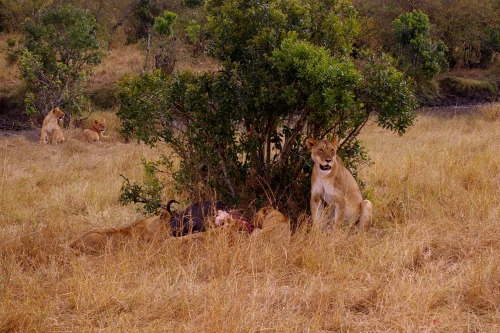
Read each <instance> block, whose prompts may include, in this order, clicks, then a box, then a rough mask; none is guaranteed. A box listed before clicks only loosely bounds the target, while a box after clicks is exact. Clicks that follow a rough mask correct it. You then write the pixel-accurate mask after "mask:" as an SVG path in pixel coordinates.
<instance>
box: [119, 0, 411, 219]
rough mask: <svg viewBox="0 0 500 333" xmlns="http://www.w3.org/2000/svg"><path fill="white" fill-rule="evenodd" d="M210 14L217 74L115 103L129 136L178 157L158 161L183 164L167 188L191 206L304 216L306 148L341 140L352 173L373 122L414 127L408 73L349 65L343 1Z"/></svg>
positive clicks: (142, 89) (222, 6) (151, 82)
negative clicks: (311, 142) (269, 208)
mask: <svg viewBox="0 0 500 333" xmlns="http://www.w3.org/2000/svg"><path fill="white" fill-rule="evenodd" d="M206 8H207V10H208V15H209V17H208V22H209V23H208V26H207V31H208V33H210V34H211V35H212V39H211V40H210V41H209V53H210V54H211V55H213V56H214V57H215V58H216V59H217V60H219V61H220V63H221V64H222V69H221V70H220V71H219V72H216V73H191V72H188V71H186V72H178V73H174V74H173V75H165V74H162V73H160V72H154V73H151V74H146V75H142V76H140V77H134V78H129V79H127V80H125V81H123V82H122V84H121V92H120V94H119V98H120V101H121V109H120V111H119V112H118V115H119V117H120V119H121V121H122V124H123V131H124V133H125V135H132V134H133V135H135V136H136V138H137V139H138V140H140V141H142V142H145V143H147V144H150V145H155V144H156V143H157V142H166V143H167V144H168V145H169V146H170V147H171V148H172V149H173V152H174V153H173V154H171V155H169V156H167V157H165V161H168V163H169V165H170V166H171V165H173V161H176V160H178V161H179V163H180V165H181V166H182V167H181V168H178V169H176V170H174V175H173V176H174V180H175V181H176V184H177V186H178V188H179V189H181V190H183V191H184V192H185V193H186V194H187V195H189V196H190V197H191V199H193V200H199V198H200V197H201V198H205V199H210V198H214V197H217V198H219V199H223V200H224V201H227V202H239V203H240V204H248V205H256V206H259V205H261V204H263V203H264V201H267V202H268V203H271V204H273V205H277V206H280V208H282V209H283V210H285V211H286V212H288V213H290V215H294V213H297V212H298V211H299V210H304V209H305V207H307V205H308V198H309V194H308V193H309V187H310V185H309V177H310V172H311V165H312V163H311V161H310V158H309V156H308V153H307V152H306V151H305V149H304V146H303V142H304V139H305V138H307V137H311V136H313V137H316V138H324V137H327V136H331V135H337V136H339V137H341V138H343V140H342V143H341V146H340V154H341V155H342V156H343V158H344V160H345V161H346V163H347V165H348V166H349V168H350V169H351V170H353V172H355V170H356V167H357V165H358V164H359V163H361V162H363V161H365V160H366V157H367V155H366V152H365V150H364V149H363V148H362V144H361V143H360V142H359V140H358V139H357V136H358V135H359V133H360V131H361V130H362V128H363V126H364V125H365V124H366V123H367V121H368V119H369V118H370V116H371V115H374V116H376V119H377V122H378V124H379V125H380V126H382V127H384V128H387V129H390V130H393V131H396V132H398V133H400V134H402V133H404V132H405V130H406V128H407V127H408V126H410V125H411V123H412V121H413V118H414V113H413V108H414V97H413V94H412V89H411V84H410V83H409V82H408V81H407V80H406V78H405V76H404V74H403V73H401V72H399V71H397V70H396V69H395V68H394V66H393V65H392V63H391V61H390V59H389V58H388V57H385V56H382V57H377V56H375V55H373V54H371V53H369V52H363V53H362V54H361V55H360V58H359V59H358V60H356V61H357V63H356V64H355V59H354V58H353V57H352V54H353V52H352V51H353V43H354V41H355V36H356V33H357V29H356V27H357V21H356V13H355V11H354V10H353V9H352V7H351V6H350V5H349V3H348V2H346V1H333V2H332V1H327V0H324V1H314V2H312V4H311V5H310V6H302V5H301V3H300V2H299V1H286V2H282V1H275V0H274V1H273V0H268V1H263V2H259V3H257V2H252V1H246V0H233V1H229V2H224V1H209V2H208V3H207V7H206ZM243 13H245V14H244V15H243ZM312 17H314V19H311V18H312ZM166 168H167V169H168V166H166Z"/></svg>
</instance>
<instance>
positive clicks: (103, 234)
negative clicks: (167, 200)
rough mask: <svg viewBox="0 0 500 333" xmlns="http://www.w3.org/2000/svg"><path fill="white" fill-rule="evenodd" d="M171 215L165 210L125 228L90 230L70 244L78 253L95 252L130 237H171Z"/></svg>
mask: <svg viewBox="0 0 500 333" xmlns="http://www.w3.org/2000/svg"><path fill="white" fill-rule="evenodd" d="M170 217H171V215H170V213H169V212H163V213H162V214H161V215H159V216H153V217H149V218H147V219H144V220H142V221H139V222H137V223H135V224H133V225H130V226H127V227H124V228H119V229H115V228H111V229H103V230H93V231H89V232H87V233H85V234H83V235H82V236H80V237H78V238H77V239H76V240H74V241H72V242H71V243H70V244H69V246H70V247H71V248H72V249H73V250H75V251H76V252H78V253H95V252H98V251H100V250H102V249H104V248H106V247H110V248H112V247H114V246H117V245H119V244H121V243H123V242H124V241H125V239H128V238H136V239H138V240H142V241H151V240H153V239H155V238H159V239H160V238H165V237H169V236H170V227H169V221H170Z"/></svg>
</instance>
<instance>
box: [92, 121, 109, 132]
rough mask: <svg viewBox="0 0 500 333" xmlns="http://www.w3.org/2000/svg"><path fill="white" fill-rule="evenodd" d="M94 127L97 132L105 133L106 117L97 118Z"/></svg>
mask: <svg viewBox="0 0 500 333" xmlns="http://www.w3.org/2000/svg"><path fill="white" fill-rule="evenodd" d="M92 129H94V130H95V131H96V132H97V133H99V132H100V133H104V131H105V130H106V119H96V120H94V122H93V123H92Z"/></svg>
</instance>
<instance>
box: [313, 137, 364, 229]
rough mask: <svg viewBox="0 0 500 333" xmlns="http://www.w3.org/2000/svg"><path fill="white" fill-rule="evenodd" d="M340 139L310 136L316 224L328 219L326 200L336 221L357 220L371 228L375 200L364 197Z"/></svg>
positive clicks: (362, 225) (336, 223) (321, 224)
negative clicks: (344, 157) (340, 148)
mask: <svg viewBox="0 0 500 333" xmlns="http://www.w3.org/2000/svg"><path fill="white" fill-rule="evenodd" d="M338 142H339V139H338V138H337V137H336V138H334V139H333V140H332V141H329V140H316V139H313V138H309V139H307V140H306V147H307V149H308V150H309V151H310V152H311V158H312V159H313V161H314V168H313V172H312V177H311V215H312V218H313V224H314V225H319V226H324V225H325V224H326V223H327V222H328V218H325V217H326V216H325V212H324V208H325V204H326V205H330V206H331V208H333V212H332V213H333V214H334V216H333V223H334V224H335V225H338V224H339V222H343V221H345V220H348V221H356V220H357V221H358V226H359V227H360V228H368V227H369V226H370V225H371V223H372V210H373V207H372V203H371V202H370V201H368V200H363V198H362V196H361V191H360V190H359V186H358V184H357V183H356V180H355V179H354V177H353V176H352V174H351V173H350V172H349V171H348V170H347V169H346V168H345V166H344V164H343V163H342V160H341V159H340V157H339V156H337V148H338ZM328 215H329V214H328ZM330 218H331V216H330Z"/></svg>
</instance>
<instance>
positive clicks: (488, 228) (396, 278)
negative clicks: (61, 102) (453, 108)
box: [0, 105, 500, 332]
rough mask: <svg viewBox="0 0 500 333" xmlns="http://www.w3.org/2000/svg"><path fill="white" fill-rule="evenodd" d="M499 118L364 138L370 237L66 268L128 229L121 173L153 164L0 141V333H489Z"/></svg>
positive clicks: (488, 111) (97, 260) (318, 236)
mask: <svg viewBox="0 0 500 333" xmlns="http://www.w3.org/2000/svg"><path fill="white" fill-rule="evenodd" d="M499 108H500V106H499V105H496V106H489V107H487V108H482V109H478V110H476V113H475V114H474V115H460V116H457V117H441V116H437V115H436V114H435V112H431V113H429V114H422V115H421V116H419V118H418V121H417V123H416V125H415V126H414V127H413V128H411V129H410V130H409V131H408V133H407V134H406V135H405V136H403V137H398V136H397V135H394V134H390V133H388V132H386V131H383V130H381V129H378V128H377V127H375V126H369V127H368V128H367V130H366V131H365V133H364V134H363V139H364V141H365V143H366V144H367V146H368V148H369V150H370V152H371V156H372V158H373V161H374V162H375V164H374V165H373V166H372V167H370V168H366V169H364V170H362V171H363V176H364V177H365V179H366V180H367V184H368V186H369V187H370V190H371V193H372V199H373V200H374V205H375V226H374V228H373V229H371V230H370V231H368V232H366V233H355V232H352V230H346V229H340V230H338V231H335V232H326V233H316V232H309V233H308V232H306V231H305V229H304V228H302V229H299V230H298V231H297V233H295V234H294V235H293V237H292V241H291V243H290V244H289V245H282V244H267V245H263V244H261V243H260V244H259V243H252V242H248V240H246V239H244V238H241V239H237V240H233V241H228V240H227V239H224V238H223V237H214V238H213V239H210V240H209V241H207V242H200V243H192V244H188V245H187V246H182V247H177V246H174V245H173V244H172V243H164V244H163V243H161V244H156V245H154V246H152V245H149V244H130V245H129V246H126V247H124V248H120V249H118V250H116V251H114V252H110V253H104V254H102V255H97V256H90V255H88V256H85V255H83V256H76V255H74V254H72V253H70V252H69V251H67V249H66V246H67V243H68V242H69V241H70V240H71V239H73V238H74V237H76V236H77V235H78V234H79V233H80V232H82V231H84V230H88V229H91V228H96V227H112V226H122V225H125V224H128V223H130V222H133V221H135V220H136V219H137V218H139V216H138V215H137V214H136V213H135V212H134V208H133V207H122V206H120V205H119V203H118V201H117V198H118V193H119V188H120V184H121V179H120V177H119V174H120V173H124V174H127V175H129V176H130V177H131V178H134V179H139V178H140V177H141V172H142V170H141V166H140V165H139V158H140V157H141V156H147V157H149V158H152V157H154V155H155V154H156V153H155V151H152V150H149V149H148V148H146V147H144V146H141V145H137V144H135V143H131V144H122V143H120V142H119V140H118V137H117V136H112V137H111V138H110V140H109V141H108V142H105V143H103V144H102V145H97V144H95V145H90V144H87V143H84V142H83V141H80V140H79V139H78V137H79V132H77V130H74V131H73V132H71V133H68V134H67V136H68V137H69V140H68V142H66V143H65V144H63V145H61V146H57V147H55V146H44V147H40V146H37V145H36V144H35V142H36V138H33V137H29V139H26V138H24V137H4V138H0V156H1V158H0V188H1V191H0V300H1V302H0V332H268V331H269V332H498V331H499V330H500V284H499V281H500V224H499V217H500V216H499V215H500V213H499V196H498V189H499V188H500V176H499V175H500V154H499V146H498V142H499V141H500V122H499V118H498V114H499V112H498V110H499ZM110 117H111V116H110ZM108 122H110V121H109V119H108ZM111 123H113V122H112V121H111ZM115 127H116V126H115ZM166 195H168V194H166Z"/></svg>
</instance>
